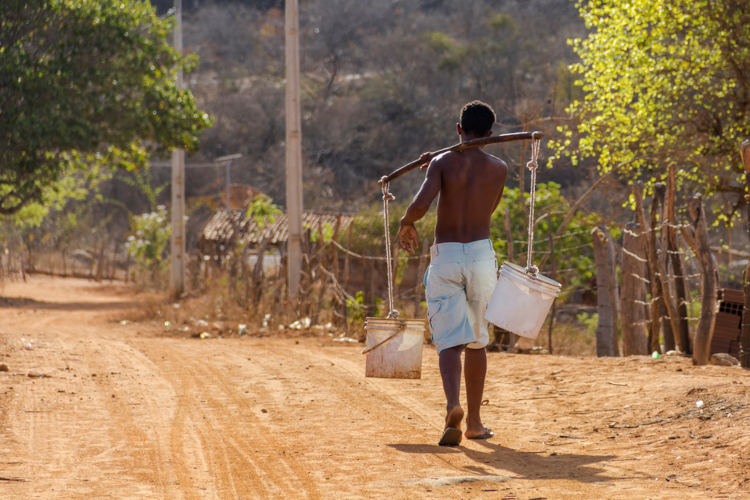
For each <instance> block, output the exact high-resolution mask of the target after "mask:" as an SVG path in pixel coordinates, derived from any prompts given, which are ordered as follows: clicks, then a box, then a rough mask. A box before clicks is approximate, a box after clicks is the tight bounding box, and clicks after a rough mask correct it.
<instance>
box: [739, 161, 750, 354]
mask: <svg viewBox="0 0 750 500" xmlns="http://www.w3.org/2000/svg"><path fill="white" fill-rule="evenodd" d="M745 178H746V179H747V182H746V183H747V186H748V188H750V172H748V173H746V174H745ZM745 203H746V206H747V220H746V221H745V222H746V224H747V232H748V236H750V194H748V195H745ZM744 278H745V287H744V288H745V307H744V308H743V310H742V333H741V334H740V349H741V350H740V365H741V366H742V367H743V368H750V263H748V265H747V267H745V276H744Z"/></svg>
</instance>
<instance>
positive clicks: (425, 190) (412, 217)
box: [398, 158, 441, 253]
mask: <svg viewBox="0 0 750 500" xmlns="http://www.w3.org/2000/svg"><path fill="white" fill-rule="evenodd" d="M440 186H441V175H440V160H439V159H438V158H436V159H435V160H433V161H432V162H431V163H430V166H429V167H428V168H427V175H426V176H425V179H424V182H422V186H421V187H420V188H419V192H418V193H417V195H416V196H415V197H414V199H413V200H412V202H411V203H410V204H409V206H408V208H407V209H406V213H405V214H404V216H403V217H402V218H401V227H400V229H399V232H398V241H399V244H400V245H401V248H403V249H404V250H406V251H407V252H410V253H414V251H415V250H416V249H417V245H418V244H419V236H418V235H417V229H416V228H415V227H414V223H415V222H417V221H418V220H419V219H421V218H422V217H424V214H426V213H427V210H429V209H430V205H431V204H432V200H434V199H435V197H436V196H437V195H438V193H440Z"/></svg>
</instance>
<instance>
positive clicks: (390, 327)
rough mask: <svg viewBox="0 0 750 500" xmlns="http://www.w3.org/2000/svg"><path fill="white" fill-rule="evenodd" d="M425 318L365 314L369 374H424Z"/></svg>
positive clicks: (380, 375)
mask: <svg viewBox="0 0 750 500" xmlns="http://www.w3.org/2000/svg"><path fill="white" fill-rule="evenodd" d="M424 332H425V324H424V320H414V319H407V320H399V319H390V318H366V319H365V333H366V334H367V340H366V346H367V347H365V349H364V350H363V351H362V353H363V354H367V361H366V363H365V376H366V377H379V378H421V377H422V343H423V342H424Z"/></svg>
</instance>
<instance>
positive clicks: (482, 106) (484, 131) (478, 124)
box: [458, 101, 495, 138]
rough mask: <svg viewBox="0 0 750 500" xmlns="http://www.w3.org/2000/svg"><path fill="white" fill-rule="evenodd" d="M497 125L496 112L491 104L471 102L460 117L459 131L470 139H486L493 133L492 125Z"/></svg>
mask: <svg viewBox="0 0 750 500" xmlns="http://www.w3.org/2000/svg"><path fill="white" fill-rule="evenodd" d="M494 123H495V112H494V111H493V110H492V108H491V107H490V105H489V104H486V103H484V102H482V101H471V102H470V103H467V104H466V105H465V106H464V107H463V108H461V116H460V117H459V123H458V125H459V127H460V128H459V131H458V133H459V134H460V133H461V132H462V131H463V133H464V134H466V135H467V136H468V137H472V138H479V137H486V136H488V135H490V134H491V133H492V125H493V124H494Z"/></svg>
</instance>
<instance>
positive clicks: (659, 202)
mask: <svg viewBox="0 0 750 500" xmlns="http://www.w3.org/2000/svg"><path fill="white" fill-rule="evenodd" d="M666 192H667V186H665V185H664V184H663V183H661V182H657V183H656V184H655V185H654V202H653V203H652V204H651V215H650V217H649V221H650V224H651V230H652V233H651V234H650V237H651V238H653V240H654V248H655V249H656V257H657V258H656V269H657V274H656V277H657V279H658V280H659V282H660V283H661V304H660V306H659V307H660V316H661V320H662V321H661V324H662V342H663V344H664V351H665V352H669V351H673V350H674V349H675V342H674V332H675V331H676V330H677V323H676V321H677V311H676V310H675V307H674V301H673V300H672V294H671V290H670V288H669V279H668V275H669V254H668V253H667V245H666V241H663V237H664V228H662V232H661V235H662V238H660V239H661V240H662V241H663V243H662V244H661V245H660V244H659V239H658V238H657V236H656V228H657V227H658V226H660V225H662V224H663V223H664V220H663V218H662V221H661V222H662V224H659V223H658V221H657V219H658V218H659V207H663V206H664V205H665V203H664V197H665V194H666ZM662 215H663V210H662Z"/></svg>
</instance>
